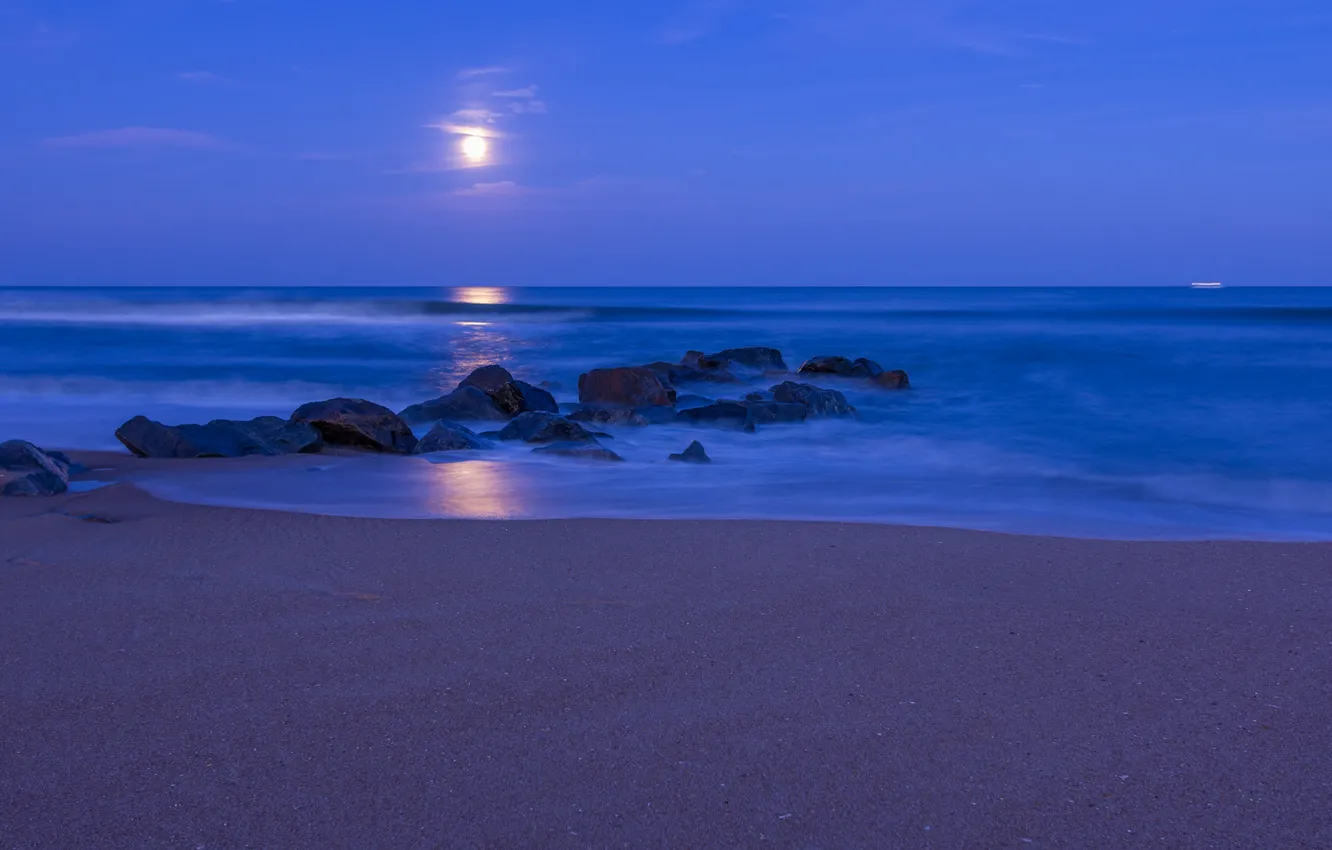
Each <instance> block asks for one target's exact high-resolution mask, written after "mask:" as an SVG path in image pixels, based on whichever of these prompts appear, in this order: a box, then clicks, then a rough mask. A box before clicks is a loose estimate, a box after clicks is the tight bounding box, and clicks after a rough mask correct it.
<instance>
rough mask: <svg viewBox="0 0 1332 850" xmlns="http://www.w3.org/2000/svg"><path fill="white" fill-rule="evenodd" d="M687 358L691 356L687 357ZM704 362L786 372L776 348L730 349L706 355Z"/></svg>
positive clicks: (780, 354) (784, 362) (783, 362)
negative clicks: (718, 362) (726, 363)
mask: <svg viewBox="0 0 1332 850" xmlns="http://www.w3.org/2000/svg"><path fill="white" fill-rule="evenodd" d="M685 356H686V357H687V356H689V355H687V354H686V355H685ZM703 360H704V361H708V360H712V361H719V360H726V361H730V362H731V363H735V364H738V365H740V366H743V367H745V368H746V369H754V370H756V371H759V372H786V371H789V370H788V369H787V367H786V361H785V360H783V359H782V353H781V352H780V351H778V350H777V349H775V348H766V347H764V346H758V345H756V346H750V347H748V348H728V349H726V350H724V351H719V352H717V353H716V354H708V355H704V357H703Z"/></svg>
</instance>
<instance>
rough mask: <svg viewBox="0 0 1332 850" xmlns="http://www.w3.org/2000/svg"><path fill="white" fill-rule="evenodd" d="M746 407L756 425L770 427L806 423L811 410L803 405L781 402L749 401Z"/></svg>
mask: <svg viewBox="0 0 1332 850" xmlns="http://www.w3.org/2000/svg"><path fill="white" fill-rule="evenodd" d="M745 407H747V408H749V414H750V417H751V419H752V421H753V422H754V424H756V425H769V424H772V423H776V422H804V421H805V419H807V418H808V417H809V408H808V407H805V406H804V405H803V404H792V403H789V402H780V401H748V402H745Z"/></svg>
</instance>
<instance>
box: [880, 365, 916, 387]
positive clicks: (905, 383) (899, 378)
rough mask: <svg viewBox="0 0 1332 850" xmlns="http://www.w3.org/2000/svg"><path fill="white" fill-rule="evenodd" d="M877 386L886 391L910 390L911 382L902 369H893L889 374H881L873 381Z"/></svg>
mask: <svg viewBox="0 0 1332 850" xmlns="http://www.w3.org/2000/svg"><path fill="white" fill-rule="evenodd" d="M872 380H873V381H874V383H875V384H877V385H879V386H880V387H883V388H884V389H886V390H909V389H911V381H910V380H909V379H908V378H907V373H906V372H903V371H902V370H901V369H892V370H890V371H887V372H881V373H879V374H878V375H875V376H874V377H873V379H872Z"/></svg>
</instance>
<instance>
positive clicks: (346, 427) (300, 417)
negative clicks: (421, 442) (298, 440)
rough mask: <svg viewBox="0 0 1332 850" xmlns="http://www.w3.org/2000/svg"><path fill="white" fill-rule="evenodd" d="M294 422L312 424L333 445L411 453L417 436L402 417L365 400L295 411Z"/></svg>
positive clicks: (315, 403)
mask: <svg viewBox="0 0 1332 850" xmlns="http://www.w3.org/2000/svg"><path fill="white" fill-rule="evenodd" d="M291 418H292V421H293V422H309V423H310V424H311V425H313V426H314V427H315V428H317V429H318V430H319V433H321V434H323V435H324V440H325V441H326V442H328V443H330V444H332V445H339V446H356V447H358V448H365V449H372V450H374V451H381V452H394V453H397V454H411V451H412V449H414V448H416V436H415V435H414V434H412V429H411V428H410V427H408V425H407V423H406V422H405V421H403V419H402V417H400V416H398V414H396V413H394V412H393V411H391V410H389V409H388V408H387V407H384V406H382V405H378V404H375V403H374V402H372V401H366V400H365V399H363V398H331V399H328V400H326V401H312V402H310V403H309V404H303V405H301V406H300V407H298V408H296V411H295V412H294V413H292V414H291Z"/></svg>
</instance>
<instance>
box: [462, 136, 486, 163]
mask: <svg viewBox="0 0 1332 850" xmlns="http://www.w3.org/2000/svg"><path fill="white" fill-rule="evenodd" d="M489 148H490V145H488V144H486V140H485V139H483V138H481V137H480V136H464V137H463V140H462V153H463V156H465V157H466V158H467V161H468V162H483V161H484V160H485V158H486V151H487V150H489Z"/></svg>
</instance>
